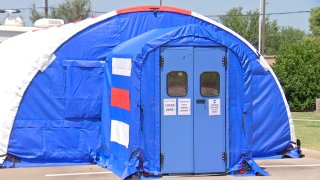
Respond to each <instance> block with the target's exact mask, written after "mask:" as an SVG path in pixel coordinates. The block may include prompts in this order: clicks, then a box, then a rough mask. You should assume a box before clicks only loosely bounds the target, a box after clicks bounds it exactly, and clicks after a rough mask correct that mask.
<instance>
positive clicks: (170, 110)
mask: <svg viewBox="0 0 320 180" xmlns="http://www.w3.org/2000/svg"><path fill="white" fill-rule="evenodd" d="M176 101H177V100H176V99H163V106H164V107H163V115H164V116H175V115H177V106H176V104H177V102H176Z"/></svg>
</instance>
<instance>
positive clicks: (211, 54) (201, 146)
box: [160, 47, 226, 174]
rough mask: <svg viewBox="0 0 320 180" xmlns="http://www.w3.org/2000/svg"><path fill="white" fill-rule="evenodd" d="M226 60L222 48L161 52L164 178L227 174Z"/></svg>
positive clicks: (168, 48) (197, 48)
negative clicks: (201, 174)
mask: <svg viewBox="0 0 320 180" xmlns="http://www.w3.org/2000/svg"><path fill="white" fill-rule="evenodd" d="M225 56H226V48H224V47H162V48H161V64H162V65H161V69H160V71H161V156H162V157H161V159H162V165H161V172H162V173H163V174H175V173H192V174H199V173H221V172H225V171H226V163H225V161H224V160H223V156H224V154H225V152H226V150H225V149H226V121H225V119H226V112H225V109H226V101H225V95H226V94H225V93H226V89H225V82H226V77H225V74H226V69H225V66H224V64H223V62H224V61H223V59H224V58H225ZM213 79H214V80H213ZM212 85H214V86H215V87H214V86H212ZM216 85H217V86H216ZM213 89H215V90H213Z"/></svg>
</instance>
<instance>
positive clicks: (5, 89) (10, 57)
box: [0, 11, 117, 164]
mask: <svg viewBox="0 0 320 180" xmlns="http://www.w3.org/2000/svg"><path fill="white" fill-rule="evenodd" d="M116 14H117V13H116V11H112V12H110V13H107V14H105V15H102V16H99V17H97V18H90V19H86V20H83V21H80V22H78V23H70V24H66V25H64V26H61V27H52V28H49V29H46V30H39V31H36V32H28V33H25V34H22V35H19V36H16V37H13V38H11V39H9V40H7V41H5V42H4V43H2V44H0V59H1V60H2V61H1V63H2V64H1V66H0V84H1V88H0V99H1V101H0V155H5V154H6V153H7V149H8V143H9V138H10V134H11V130H12V127H13V124H14V119H15V117H16V114H17V111H18V108H19V104H20V102H21V99H22V97H23V94H24V92H25V90H26V89H27V87H28V85H29V83H30V82H31V81H32V79H33V78H34V76H35V75H36V74H37V72H38V71H44V70H45V69H46V67H48V65H50V63H51V62H52V61H53V60H54V59H55V56H54V54H53V53H54V52H55V50H56V49H57V48H59V46H60V45H61V44H62V43H64V42H65V41H67V40H68V39H69V38H71V37H72V36H74V35H75V34H76V33H78V32H80V31H81V30H83V29H85V28H87V27H89V26H90V25H92V24H95V23H97V22H100V21H102V20H105V19H108V18H110V17H112V16H115V15H116ZM30 40H32V41H30ZM30 52H32V53H30ZM4 160H5V156H2V157H1V159H0V164H2V163H3V161H4Z"/></svg>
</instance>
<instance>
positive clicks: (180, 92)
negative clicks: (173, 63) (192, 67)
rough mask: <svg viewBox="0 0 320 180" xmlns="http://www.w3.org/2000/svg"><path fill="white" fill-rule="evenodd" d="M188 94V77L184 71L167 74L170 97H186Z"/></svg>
mask: <svg viewBox="0 0 320 180" xmlns="http://www.w3.org/2000/svg"><path fill="white" fill-rule="evenodd" d="M187 92H188V75H187V73H186V72H184V71H171V72H169V73H168V74H167V94H168V96H185V95H187Z"/></svg>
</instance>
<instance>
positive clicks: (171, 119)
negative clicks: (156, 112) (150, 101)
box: [161, 47, 193, 173]
mask: <svg viewBox="0 0 320 180" xmlns="http://www.w3.org/2000/svg"><path fill="white" fill-rule="evenodd" d="M161 56H162V58H163V66H162V67H161V107H162V108H161V152H162V155H163V156H164V164H163V165H162V173H192V172H193V118H192V114H193V112H192V111H191V112H190V115H179V116H178V113H179V112H178V108H179V107H178V104H179V103H178V101H179V99H190V100H191V99H192V96H193V88H190V87H193V79H192V78H193V49H192V48H191V47H181V48H180V47H179V48H162V49H161ZM184 75H186V77H187V78H186V79H187V85H186V86H184V85H185V84H186V83H183V80H185V78H183V77H181V76H184ZM168 85H169V87H168ZM184 87H186V89H185V88H184ZM169 95H171V96H169ZM165 105H166V107H165ZM172 105H175V106H173V107H172ZM177 117H179V118H177Z"/></svg>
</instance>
